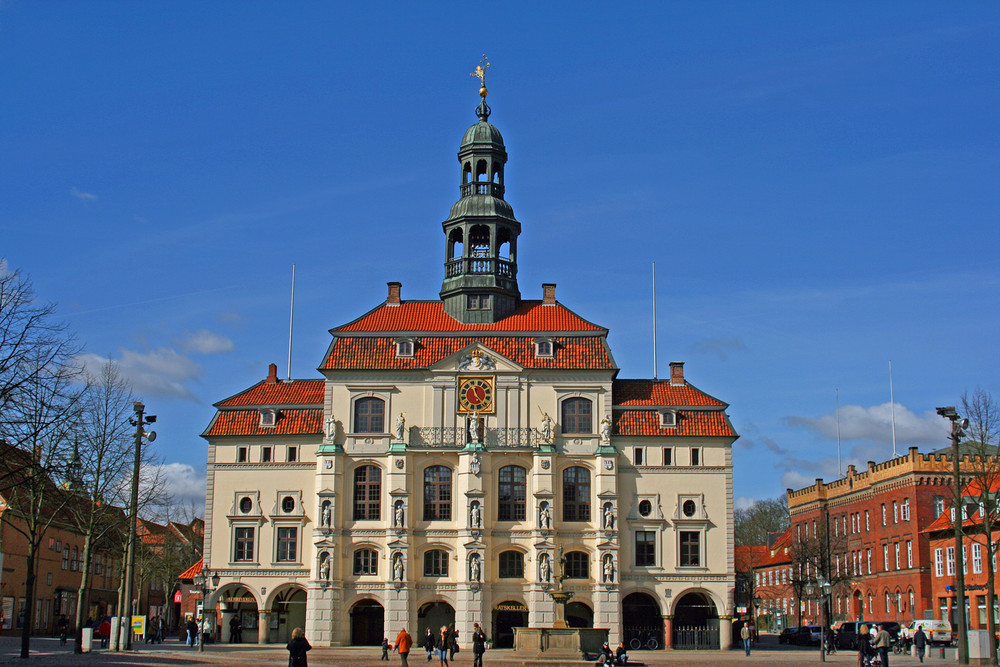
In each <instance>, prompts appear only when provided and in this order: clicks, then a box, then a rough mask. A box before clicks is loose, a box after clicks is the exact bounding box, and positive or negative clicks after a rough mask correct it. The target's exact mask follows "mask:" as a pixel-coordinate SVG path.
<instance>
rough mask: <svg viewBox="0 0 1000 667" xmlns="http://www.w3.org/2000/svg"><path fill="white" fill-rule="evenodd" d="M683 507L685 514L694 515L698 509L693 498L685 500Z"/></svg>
mask: <svg viewBox="0 0 1000 667" xmlns="http://www.w3.org/2000/svg"><path fill="white" fill-rule="evenodd" d="M682 507H683V510H684V516H694V511H695V509H697V507H696V506H695V504H694V501H693V500H685V501H684V505H683V506H682Z"/></svg>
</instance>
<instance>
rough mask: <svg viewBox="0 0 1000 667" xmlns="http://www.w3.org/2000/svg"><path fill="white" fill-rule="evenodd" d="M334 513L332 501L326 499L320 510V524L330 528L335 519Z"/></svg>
mask: <svg viewBox="0 0 1000 667" xmlns="http://www.w3.org/2000/svg"><path fill="white" fill-rule="evenodd" d="M332 515H333V512H332V511H331V510H330V501H329V500H324V501H323V509H322V511H321V512H320V519H319V522H320V525H321V526H323V527H325V528H329V527H330V524H331V523H332V519H333V516H332Z"/></svg>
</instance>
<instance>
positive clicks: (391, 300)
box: [385, 283, 403, 306]
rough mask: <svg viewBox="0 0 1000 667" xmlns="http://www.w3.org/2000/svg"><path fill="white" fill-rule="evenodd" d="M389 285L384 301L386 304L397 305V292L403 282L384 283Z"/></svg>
mask: <svg viewBox="0 0 1000 667" xmlns="http://www.w3.org/2000/svg"><path fill="white" fill-rule="evenodd" d="M386 285H388V286H389V296H387V297H386V299H385V303H386V305H388V306H398V305H399V304H400V299H399V292H400V290H401V289H402V287H403V283H386Z"/></svg>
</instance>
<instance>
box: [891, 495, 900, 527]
mask: <svg viewBox="0 0 1000 667" xmlns="http://www.w3.org/2000/svg"><path fill="white" fill-rule="evenodd" d="M892 522H893V523H899V505H897V504H896V501H895V500H893V501H892Z"/></svg>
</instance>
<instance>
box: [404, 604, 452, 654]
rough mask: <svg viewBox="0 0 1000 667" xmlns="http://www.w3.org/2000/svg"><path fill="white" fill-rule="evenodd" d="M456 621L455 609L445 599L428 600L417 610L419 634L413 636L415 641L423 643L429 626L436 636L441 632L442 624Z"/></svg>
mask: <svg viewBox="0 0 1000 667" xmlns="http://www.w3.org/2000/svg"><path fill="white" fill-rule="evenodd" d="M454 622H455V609H454V607H452V606H451V605H450V604H448V603H447V602H444V601H443V600H437V601H435V602H428V603H427V604H425V605H423V606H421V607H420V609H418V610H417V634H416V635H414V636H413V641H414V642H416V643H418V644H419V643H421V642H422V641H423V640H424V635H425V634H427V628H430V629H431V632H433V633H434V635H435V636H437V635H439V634H441V632H440V630H441V627H442V626H446V625H451V624H452V623H454Z"/></svg>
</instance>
